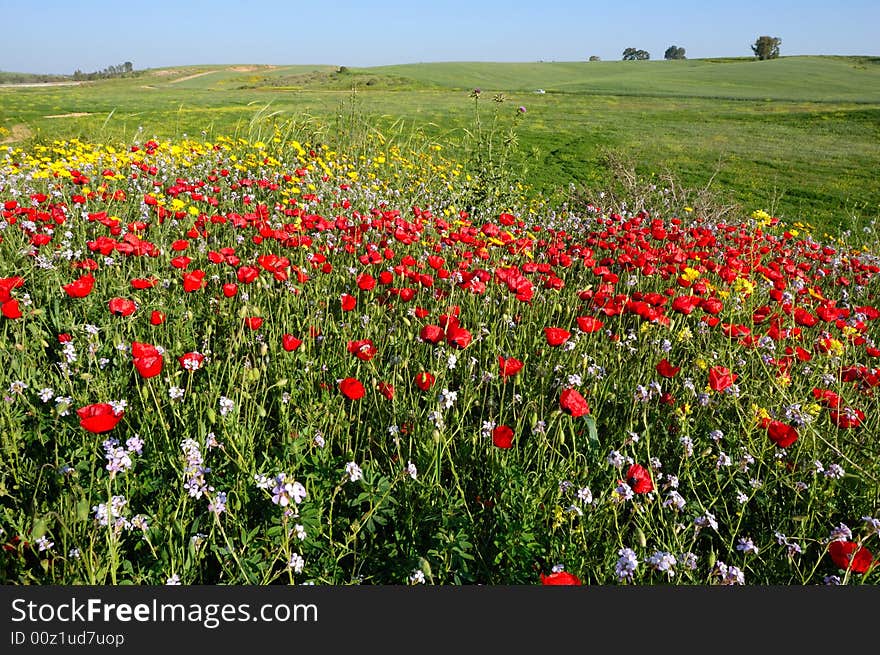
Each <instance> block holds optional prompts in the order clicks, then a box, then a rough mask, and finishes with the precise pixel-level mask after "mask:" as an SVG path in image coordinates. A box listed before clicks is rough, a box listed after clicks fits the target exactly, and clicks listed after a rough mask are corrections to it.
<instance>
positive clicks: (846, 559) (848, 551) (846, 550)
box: [828, 541, 874, 573]
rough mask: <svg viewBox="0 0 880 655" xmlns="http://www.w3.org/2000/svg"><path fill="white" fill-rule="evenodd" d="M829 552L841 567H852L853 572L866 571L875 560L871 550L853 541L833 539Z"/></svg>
mask: <svg viewBox="0 0 880 655" xmlns="http://www.w3.org/2000/svg"><path fill="white" fill-rule="evenodd" d="M828 554H829V555H831V560H832V561H833V562H834V564H835V565H836V566H837V567H838V568H840V569H844V570H846V569H850V570H851V571H852V572H853V573H866V572H867V571H868V569H869V568H870V567H871V563H872V562H873V561H874V556H873V555H872V554H871V551H870V550H868V549H867V548H865V547H864V546H859V544H857V543H855V542H852V541H832V542H831V543H830V544H828Z"/></svg>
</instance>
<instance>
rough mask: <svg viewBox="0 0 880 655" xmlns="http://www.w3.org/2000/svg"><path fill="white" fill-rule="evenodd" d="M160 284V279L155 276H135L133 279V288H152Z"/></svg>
mask: <svg viewBox="0 0 880 655" xmlns="http://www.w3.org/2000/svg"><path fill="white" fill-rule="evenodd" d="M157 284H159V279H158V278H155V277H150V278H135V279H133V280H132V281H131V288H132V289H138V290H142V289H152V288H153V287H154V286H156V285H157Z"/></svg>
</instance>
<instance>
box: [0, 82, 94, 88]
mask: <svg viewBox="0 0 880 655" xmlns="http://www.w3.org/2000/svg"><path fill="white" fill-rule="evenodd" d="M81 84H82V82H21V83H20V84H0V88H3V89H7V88H9V89H12V88H16V87H24V86H80V85H81Z"/></svg>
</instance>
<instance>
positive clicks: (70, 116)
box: [43, 111, 91, 118]
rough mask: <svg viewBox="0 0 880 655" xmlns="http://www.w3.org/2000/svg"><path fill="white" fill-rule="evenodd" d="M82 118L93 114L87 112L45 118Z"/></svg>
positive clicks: (53, 115)
mask: <svg viewBox="0 0 880 655" xmlns="http://www.w3.org/2000/svg"><path fill="white" fill-rule="evenodd" d="M80 116H91V114H90V113H89V112H87V111H75V112H72V113H70V114H52V115H50V116H43V118H79V117H80Z"/></svg>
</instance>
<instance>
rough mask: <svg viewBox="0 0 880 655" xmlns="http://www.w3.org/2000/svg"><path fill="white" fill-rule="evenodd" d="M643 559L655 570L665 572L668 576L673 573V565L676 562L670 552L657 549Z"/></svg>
mask: <svg viewBox="0 0 880 655" xmlns="http://www.w3.org/2000/svg"><path fill="white" fill-rule="evenodd" d="M645 561H646V562H647V563H648V565H649V566H650V567H651V568H652V569H654V570H655V571H660V572H661V573H666V574H667V575H668V576H669V577H670V578H671V577H672V576H673V575H675V569H674V568H673V567H674V566H675V564H676V562H675V557H674V556H673V555H672V553H667V552H664V551H660V550H658V551H656V552H655V553H654V554H653V555H651V556H650V557H649V558H648V559H647V560H645Z"/></svg>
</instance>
